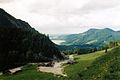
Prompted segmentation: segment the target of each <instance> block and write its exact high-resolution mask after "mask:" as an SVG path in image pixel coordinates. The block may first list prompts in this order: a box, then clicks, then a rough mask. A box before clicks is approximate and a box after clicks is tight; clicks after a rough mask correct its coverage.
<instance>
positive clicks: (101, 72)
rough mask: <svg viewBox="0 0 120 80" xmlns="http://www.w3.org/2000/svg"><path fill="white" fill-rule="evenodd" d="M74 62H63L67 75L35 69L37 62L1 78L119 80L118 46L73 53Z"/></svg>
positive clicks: (119, 48)
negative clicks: (86, 52)
mask: <svg viewBox="0 0 120 80" xmlns="http://www.w3.org/2000/svg"><path fill="white" fill-rule="evenodd" d="M74 58H75V61H76V63H75V64H72V65H70V64H64V65H65V66H66V67H65V73H66V74H67V77H57V76H53V75H52V74H49V73H43V72H38V71H37V64H35V65H26V66H24V67H23V69H22V71H21V72H19V73H17V74H14V75H2V76H0V79H2V80H27V79H29V80H119V79H120V74H119V73H120V62H119V61H120V47H117V48H112V49H109V50H108V53H105V52H104V51H98V52H94V53H90V54H83V55H74Z"/></svg>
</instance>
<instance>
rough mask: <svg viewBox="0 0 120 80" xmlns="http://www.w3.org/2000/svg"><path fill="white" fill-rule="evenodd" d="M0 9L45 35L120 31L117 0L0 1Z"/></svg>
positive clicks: (119, 2) (119, 10)
mask: <svg viewBox="0 0 120 80" xmlns="http://www.w3.org/2000/svg"><path fill="white" fill-rule="evenodd" d="M0 7H1V8H4V9H5V10H6V11H7V12H9V13H10V14H12V15H14V16H15V17H17V18H21V19H23V20H25V21H28V22H29V23H30V24H31V25H32V26H33V27H34V28H36V29H37V30H39V31H40V32H43V33H47V34H63V33H80V32H83V31H85V30H87V29H89V28H104V27H109V28H112V29H115V30H120V27H119V26H120V22H119V21H120V0H0Z"/></svg>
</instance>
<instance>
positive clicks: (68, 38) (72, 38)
mask: <svg viewBox="0 0 120 80" xmlns="http://www.w3.org/2000/svg"><path fill="white" fill-rule="evenodd" d="M57 39H59V38H57ZM60 39H62V40H65V42H64V43H62V44H63V45H86V44H88V45H95V46H97V47H99V46H103V45H104V44H107V43H109V42H110V41H114V40H120V32H119V31H113V30H112V29H109V28H105V29H90V30H88V31H86V32H84V33H80V34H71V35H64V36H63V37H60Z"/></svg>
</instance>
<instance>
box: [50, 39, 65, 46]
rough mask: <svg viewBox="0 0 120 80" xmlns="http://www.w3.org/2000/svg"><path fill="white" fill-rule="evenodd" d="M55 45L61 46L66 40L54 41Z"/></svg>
mask: <svg viewBox="0 0 120 80" xmlns="http://www.w3.org/2000/svg"><path fill="white" fill-rule="evenodd" d="M52 42H54V43H55V44H58V45H60V44H61V43H63V42H65V40H52Z"/></svg>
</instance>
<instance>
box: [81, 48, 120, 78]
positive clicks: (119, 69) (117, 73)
mask: <svg viewBox="0 0 120 80" xmlns="http://www.w3.org/2000/svg"><path fill="white" fill-rule="evenodd" d="M79 79H80V80H120V47H116V48H115V49H113V50H111V51H110V52H108V53H107V54H105V55H103V56H101V57H99V58H97V59H96V60H95V61H94V62H93V63H92V64H91V65H90V66H89V69H84V70H83V71H82V72H79Z"/></svg>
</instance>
